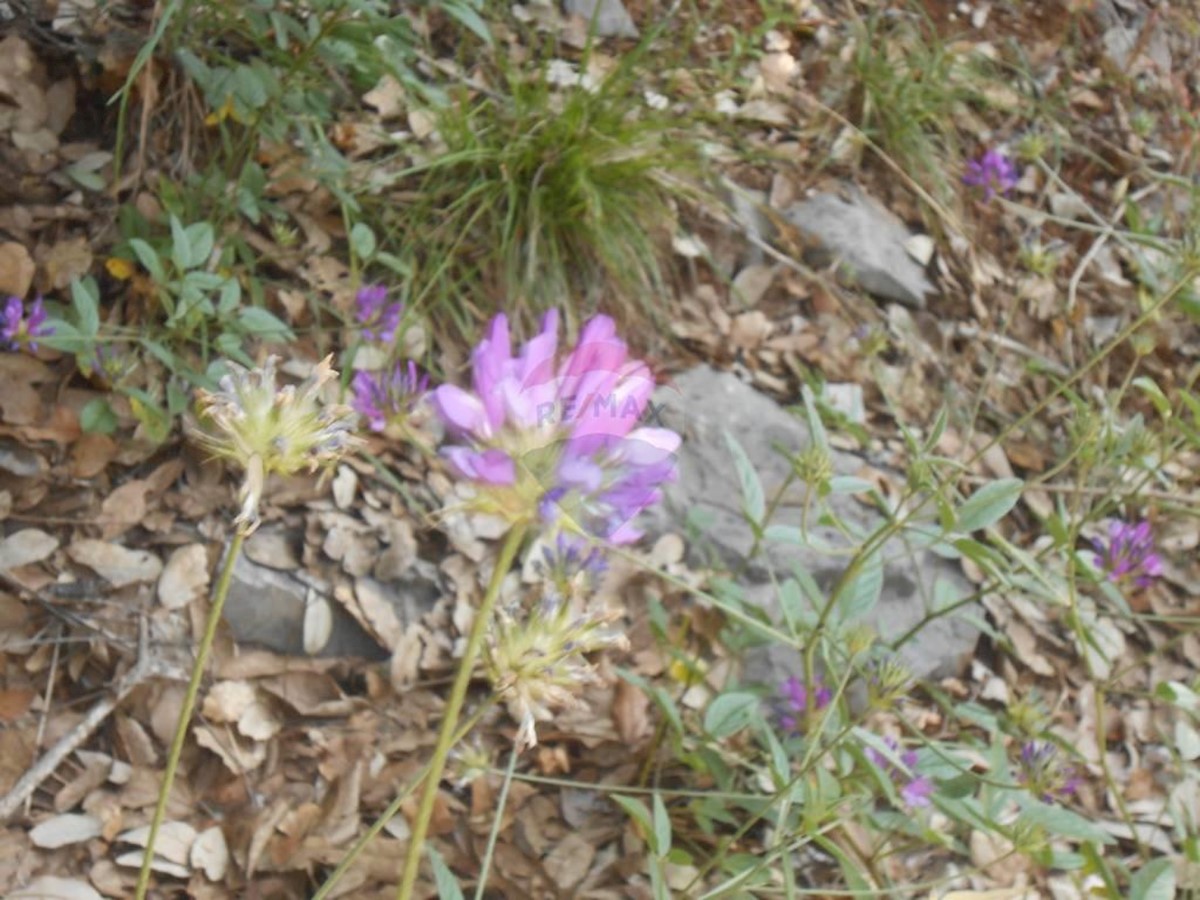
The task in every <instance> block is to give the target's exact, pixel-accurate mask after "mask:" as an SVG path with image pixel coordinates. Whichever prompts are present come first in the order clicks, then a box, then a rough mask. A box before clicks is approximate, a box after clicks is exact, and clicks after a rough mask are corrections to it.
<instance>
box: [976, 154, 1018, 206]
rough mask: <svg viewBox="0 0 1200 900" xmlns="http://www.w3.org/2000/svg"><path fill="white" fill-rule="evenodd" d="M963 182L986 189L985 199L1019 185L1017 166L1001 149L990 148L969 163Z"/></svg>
mask: <svg viewBox="0 0 1200 900" xmlns="http://www.w3.org/2000/svg"><path fill="white" fill-rule="evenodd" d="M963 184H969V185H972V186H973V187H981V188H983V189H984V199H985V200H991V199H992V198H993V197H994V196H996V194H1007V193H1008V192H1009V191H1011V190H1012V189H1013V188H1014V187H1016V186H1017V167H1016V166H1015V165H1013V161H1012V160H1011V159H1009V158H1008V157H1007V156H1005V155H1004V154H1003V153H1001V152H1000V151H999V150H989V151H987V152H986V153H985V154H983V156H981V157H980V158H979V159H976V160H971V162H969V163H967V173H966V174H965V175H963Z"/></svg>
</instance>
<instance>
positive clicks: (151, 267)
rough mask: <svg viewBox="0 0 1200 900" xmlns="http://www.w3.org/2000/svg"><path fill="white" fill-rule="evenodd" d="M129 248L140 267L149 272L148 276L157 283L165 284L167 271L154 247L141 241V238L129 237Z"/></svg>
mask: <svg viewBox="0 0 1200 900" xmlns="http://www.w3.org/2000/svg"><path fill="white" fill-rule="evenodd" d="M129 249H130V250H132V251H133V255H134V256H136V257H137V258H138V262H140V263H141V264H142V268H143V269H145V270H146V271H147V272H149V273H150V277H151V278H153V279H154V280H155V281H157V282H158V283H159V284H165V283H166V281H167V272H166V270H165V269H164V268H163V265H162V260H160V259H159V258H158V254H157V253H156V252H155V250H154V248H153V247H151V246H150V245H149V244H147V243H146V242H145V241H143V240H142V239H141V238H130V239H129Z"/></svg>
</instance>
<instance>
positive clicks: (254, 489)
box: [190, 356, 358, 532]
mask: <svg viewBox="0 0 1200 900" xmlns="http://www.w3.org/2000/svg"><path fill="white" fill-rule="evenodd" d="M331 359H332V357H328V356H327V357H325V359H323V360H321V362H320V363H318V364H317V365H316V367H315V368H314V369H313V371H312V374H310V375H309V377H308V378H306V379H305V380H304V381H303V382H302V383H301V384H300V385H286V386H284V387H282V388H279V387H277V386H276V369H275V367H276V361H277V360H276V358H275V357H274V356H272V357H269V358H268V359H267V361H266V363H264V364H263V365H262V366H261V367H259V368H256V369H249V370H247V369H245V368H243V367H242V366H239V365H238V364H236V363H227V366H228V368H229V370H230V372H229V374H228V375H226V376H225V377H223V378H222V379H221V381H220V385H219V388H218V390H216V391H206V390H203V389H201V390H198V391H197V392H196V393H197V398H198V406H199V410H200V419H201V426H203V427H197V426H193V427H192V428H191V429H190V431H191V434H192V436H193V437H194V439H195V440H196V441H197V443H199V444H200V445H201V446H202V447H204V448H205V449H207V450H209V451H210V452H211V453H212V454H213V455H214V456H218V457H223V458H225V459H227V460H229V461H231V462H233V463H235V464H236V465H237V466H238V467H239V468H241V469H242V470H243V472H244V473H245V479H244V481H243V484H242V489H241V495H240V496H241V500H242V511H241V513H240V514H239V516H238V518H237V523H238V525H239V526H240V527H243V528H245V529H246V530H247V532H249V531H252V530H253V529H254V528H255V527H256V526H257V523H258V503H259V500H260V499H261V497H262V491H263V488H264V487H265V484H266V479H267V477H268V476H270V475H272V474H279V475H294V474H295V473H297V472H299V471H301V470H304V469H307V470H308V471H316V470H317V469H319V468H321V467H323V466H329V465H332V464H333V463H336V462H337V461H338V460H339V459H341V458H342V457H343V456H345V455H346V454H347V453H348V452H350V451H351V450H352V449H354V448H355V447H356V446H357V445H358V438H356V437H355V436H354V433H353V432H354V423H355V415H354V413H353V411H352V410H351V409H350V408H349V407H346V406H341V405H339V404H327V403H324V402H323V400H322V398H321V389H322V387H323V386H324V385H325V384H327V383H328V382H330V381H333V380H336V378H337V372H335V371H334V370H333V368H332V365H331V363H330V360H331Z"/></svg>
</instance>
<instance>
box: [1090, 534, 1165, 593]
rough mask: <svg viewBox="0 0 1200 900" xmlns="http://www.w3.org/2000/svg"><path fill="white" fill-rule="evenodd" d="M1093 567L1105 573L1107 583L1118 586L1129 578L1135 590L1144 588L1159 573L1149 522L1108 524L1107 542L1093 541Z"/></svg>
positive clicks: (1160, 569) (1157, 558)
mask: <svg viewBox="0 0 1200 900" xmlns="http://www.w3.org/2000/svg"><path fill="white" fill-rule="evenodd" d="M1094 544H1095V547H1096V557H1097V558H1096V565H1097V566H1099V567H1100V568H1101V569H1102V570H1103V571H1104V572H1106V573H1107V574H1108V579H1109V581H1112V582H1114V583H1120V582H1121V581H1124V580H1125V579H1132V580H1133V583H1134V584H1136V585H1137V586H1138V587H1142V588H1144V587H1147V586H1149V584H1150V582H1152V581H1153V580H1154V579H1155V578H1157V577H1158V576H1159V575H1161V574H1162V571H1163V568H1162V560H1161V559H1160V558H1159V556H1158V554H1157V553H1155V552H1154V537H1153V535H1151V533H1150V523H1149V522H1138V523H1137V524H1136V525H1134V524H1129V523H1127V522H1119V521H1117V522H1111V523H1109V526H1108V543H1107V544H1105V543H1104V542H1103V541H1101V540H1096V541H1095V542H1094Z"/></svg>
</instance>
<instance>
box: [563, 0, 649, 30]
mask: <svg viewBox="0 0 1200 900" xmlns="http://www.w3.org/2000/svg"><path fill="white" fill-rule="evenodd" d="M563 10H564V11H565V12H566V14H567V15H568V16H581V17H582V18H583V19H585V20H586V21H587V22H588V23H589V25H591V24H593V23H594V26H595V29H596V36H597V37H619V38H636V37H637V36H638V34H639V32H638V27H637V25H635V24H634V23H633V17H632V16H630V15H629V11H628V10H627V9H625V5H624V4H623V3H621V0H563Z"/></svg>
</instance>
